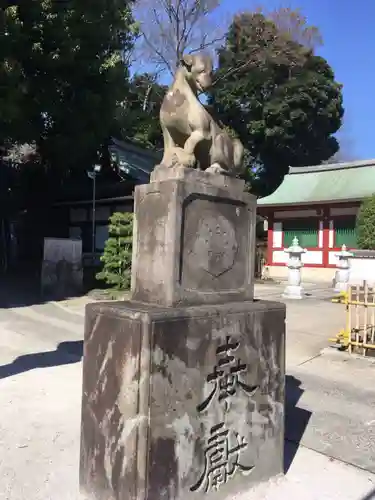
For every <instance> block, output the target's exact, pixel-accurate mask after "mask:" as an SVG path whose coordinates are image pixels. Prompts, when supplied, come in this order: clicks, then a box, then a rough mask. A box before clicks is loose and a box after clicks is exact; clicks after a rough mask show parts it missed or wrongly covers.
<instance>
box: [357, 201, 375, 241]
mask: <svg viewBox="0 0 375 500" xmlns="http://www.w3.org/2000/svg"><path fill="white" fill-rule="evenodd" d="M357 246H358V248H361V249H363V250H375V195H373V196H372V197H371V198H368V199H366V200H364V201H363V202H362V205H361V208H360V210H359V213H358V216H357Z"/></svg>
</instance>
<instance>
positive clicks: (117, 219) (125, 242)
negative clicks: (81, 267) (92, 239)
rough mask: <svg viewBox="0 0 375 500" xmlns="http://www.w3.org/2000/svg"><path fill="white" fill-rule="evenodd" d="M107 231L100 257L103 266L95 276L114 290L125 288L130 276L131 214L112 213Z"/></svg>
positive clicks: (127, 286)
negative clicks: (107, 234)
mask: <svg viewBox="0 0 375 500" xmlns="http://www.w3.org/2000/svg"><path fill="white" fill-rule="evenodd" d="M108 232H109V238H108V240H107V241H106V244H105V247H104V253H103V255H102V256H101V259H100V260H101V261H102V262H103V263H104V266H103V269H102V271H101V272H100V273H98V274H97V275H96V277H97V279H100V280H103V281H105V282H106V283H107V284H108V285H113V287H114V288H115V289H116V290H127V289H128V288H129V286H130V277H131V264H132V237H133V214H132V213H123V212H115V213H114V214H112V215H111V217H110V218H109V231H108Z"/></svg>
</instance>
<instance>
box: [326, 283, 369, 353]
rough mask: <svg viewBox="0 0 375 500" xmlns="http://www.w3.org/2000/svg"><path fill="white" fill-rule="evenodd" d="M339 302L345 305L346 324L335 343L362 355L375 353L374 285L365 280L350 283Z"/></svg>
mask: <svg viewBox="0 0 375 500" xmlns="http://www.w3.org/2000/svg"><path fill="white" fill-rule="evenodd" d="M341 303H344V304H345V307H346V325H345V329H344V330H342V331H341V332H340V333H339V334H338V336H337V337H336V339H332V340H335V342H336V345H337V346H339V347H343V348H346V349H348V351H349V352H350V353H352V352H356V353H359V354H362V355H363V356H367V355H370V356H374V355H375V287H374V286H369V285H368V284H367V282H366V281H364V282H363V284H362V285H351V286H349V288H348V292H347V293H346V294H344V295H343V300H342V301H341Z"/></svg>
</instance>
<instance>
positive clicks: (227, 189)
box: [132, 167, 256, 306]
mask: <svg viewBox="0 0 375 500" xmlns="http://www.w3.org/2000/svg"><path fill="white" fill-rule="evenodd" d="M162 170H167V174H166V173H165V172H161V171H162ZM167 175H168V176H169V177H167ZM166 177H167V178H166ZM160 178H161V179H163V180H159V179H160ZM255 219H256V198H255V197H254V196H252V195H250V194H248V193H245V192H244V181H242V180H239V179H235V178H229V177H225V176H217V175H214V174H209V173H205V172H200V171H196V170H192V169H186V168H183V167H175V168H170V169H163V168H162V167H159V168H158V169H157V170H156V171H155V172H154V174H153V175H152V177H151V183H150V184H147V185H142V186H137V188H136V190H135V227H134V245H133V267H132V294H133V295H132V297H133V299H134V300H137V301H141V302H149V303H154V304H160V305H164V306H176V305H191V304H201V303H206V304H214V303H223V302H228V301H239V300H249V299H252V298H253V274H254V271H253V262H254V259H253V255H254V253H253V252H254V245H255Z"/></svg>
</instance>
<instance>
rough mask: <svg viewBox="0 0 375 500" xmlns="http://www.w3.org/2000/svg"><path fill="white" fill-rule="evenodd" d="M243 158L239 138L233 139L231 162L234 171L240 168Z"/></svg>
mask: <svg viewBox="0 0 375 500" xmlns="http://www.w3.org/2000/svg"><path fill="white" fill-rule="evenodd" d="M243 160H244V148H243V145H242V142H241V141H240V140H239V139H233V163H234V168H235V170H236V171H238V172H239V171H241V170H242V165H243Z"/></svg>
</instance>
